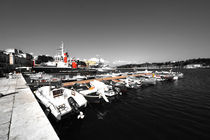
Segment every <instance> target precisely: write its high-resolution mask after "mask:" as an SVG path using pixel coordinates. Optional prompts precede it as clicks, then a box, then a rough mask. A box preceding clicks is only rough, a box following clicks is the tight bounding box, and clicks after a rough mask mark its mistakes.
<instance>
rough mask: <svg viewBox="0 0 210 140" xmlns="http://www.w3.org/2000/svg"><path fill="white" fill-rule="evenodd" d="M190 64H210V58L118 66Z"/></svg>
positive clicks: (155, 66) (177, 65)
mask: <svg viewBox="0 0 210 140" xmlns="http://www.w3.org/2000/svg"><path fill="white" fill-rule="evenodd" d="M188 64H202V65H203V66H210V58H198V59H188V60H186V61H176V62H171V61H169V62H161V63H142V64H126V65H121V66H118V68H134V67H151V68H165V67H180V68H182V67H184V66H186V65H188Z"/></svg>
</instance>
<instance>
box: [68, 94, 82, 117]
mask: <svg viewBox="0 0 210 140" xmlns="http://www.w3.org/2000/svg"><path fill="white" fill-rule="evenodd" d="M68 102H69V105H70V106H71V108H72V110H73V112H75V113H77V114H79V115H78V116H77V118H78V119H83V118H84V114H83V112H82V111H80V110H79V105H78V104H77V102H76V101H75V100H74V99H73V98H72V97H69V98H68Z"/></svg>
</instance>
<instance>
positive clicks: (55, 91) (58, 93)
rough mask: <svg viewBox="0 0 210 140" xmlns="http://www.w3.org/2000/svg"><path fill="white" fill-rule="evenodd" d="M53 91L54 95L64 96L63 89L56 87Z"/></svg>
mask: <svg viewBox="0 0 210 140" xmlns="http://www.w3.org/2000/svg"><path fill="white" fill-rule="evenodd" d="M52 92H53V97H54V98H55V97H58V96H62V95H63V89H56V90H54V91H52Z"/></svg>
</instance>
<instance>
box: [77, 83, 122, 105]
mask: <svg viewBox="0 0 210 140" xmlns="http://www.w3.org/2000/svg"><path fill="white" fill-rule="evenodd" d="M73 88H74V89H76V90H77V91H78V92H79V93H80V94H82V95H83V96H84V97H86V98H87V100H88V101H90V102H98V101H99V100H100V99H101V98H103V99H104V100H105V101H106V102H109V100H108V97H111V96H114V95H116V94H118V92H117V91H114V90H113V89H112V88H111V86H109V85H106V84H104V83H103V82H100V81H98V80H93V81H90V83H89V84H87V83H85V84H75V85H74V86H73Z"/></svg>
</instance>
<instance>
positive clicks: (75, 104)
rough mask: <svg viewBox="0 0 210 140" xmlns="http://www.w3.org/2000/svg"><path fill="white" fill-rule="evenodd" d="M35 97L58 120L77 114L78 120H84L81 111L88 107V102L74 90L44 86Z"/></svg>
mask: <svg viewBox="0 0 210 140" xmlns="http://www.w3.org/2000/svg"><path fill="white" fill-rule="evenodd" d="M35 96H36V97H37V98H38V100H39V101H40V103H41V104H43V105H44V107H45V109H46V110H47V111H49V112H50V113H51V114H52V115H53V116H54V117H55V118H56V119H57V120H61V118H62V117H63V116H64V115H67V114H77V115H78V116H77V118H78V119H79V118H81V119H82V118H84V114H83V112H82V111H80V109H81V108H83V107H86V106H87V100H86V99H85V98H84V97H83V96H82V95H81V94H79V93H78V92H76V91H74V90H70V89H67V88H63V87H61V88H55V87H51V86H43V87H41V88H38V89H37V90H36V91H35Z"/></svg>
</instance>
